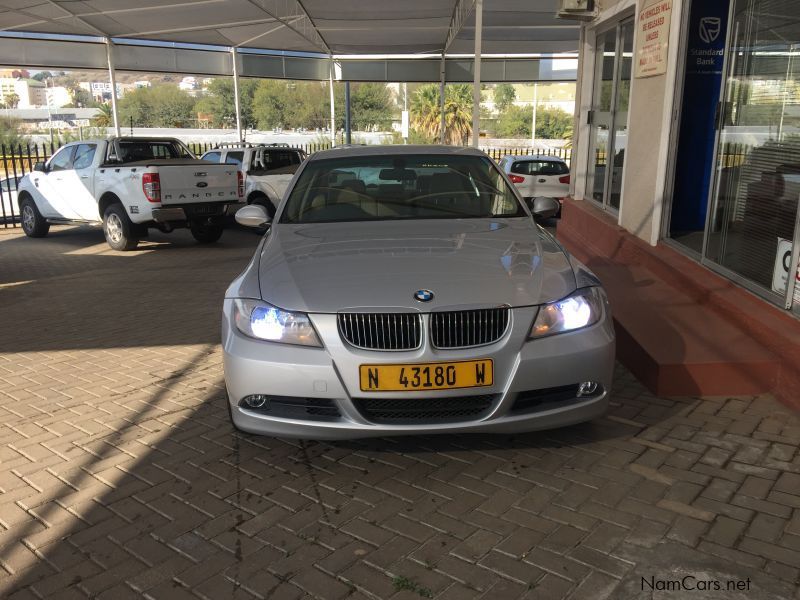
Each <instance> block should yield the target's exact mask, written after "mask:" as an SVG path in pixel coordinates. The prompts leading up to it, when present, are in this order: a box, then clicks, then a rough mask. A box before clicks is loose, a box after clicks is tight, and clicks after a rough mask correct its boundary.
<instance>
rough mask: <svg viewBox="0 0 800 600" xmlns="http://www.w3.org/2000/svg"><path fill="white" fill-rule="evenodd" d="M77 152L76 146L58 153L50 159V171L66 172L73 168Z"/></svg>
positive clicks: (66, 147) (65, 148) (67, 147)
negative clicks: (73, 157)
mask: <svg viewBox="0 0 800 600" xmlns="http://www.w3.org/2000/svg"><path fill="white" fill-rule="evenodd" d="M74 152H75V146H65V147H63V148H61V150H59V151H58V152H56V153H55V154H54V155H53V157H52V158H51V159H50V163H49V165H48V170H49V171H66V170H67V169H70V168H72V155H73V154H74Z"/></svg>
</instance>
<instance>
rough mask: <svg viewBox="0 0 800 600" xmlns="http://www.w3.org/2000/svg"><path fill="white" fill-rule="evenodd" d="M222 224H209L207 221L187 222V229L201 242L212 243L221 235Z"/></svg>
mask: <svg viewBox="0 0 800 600" xmlns="http://www.w3.org/2000/svg"><path fill="white" fill-rule="evenodd" d="M223 229H224V228H223V226H222V225H209V224H208V223H198V222H196V221H195V222H192V223H189V231H191V232H192V237H194V239H196V240H197V241H198V242H200V243H201V244H213V243H214V242H216V241H217V240H219V238H221V237H222V231H223Z"/></svg>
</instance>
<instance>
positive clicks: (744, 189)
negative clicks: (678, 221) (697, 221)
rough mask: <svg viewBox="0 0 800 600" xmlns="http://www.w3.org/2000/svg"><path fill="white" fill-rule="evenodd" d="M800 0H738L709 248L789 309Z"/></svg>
mask: <svg viewBox="0 0 800 600" xmlns="http://www.w3.org/2000/svg"><path fill="white" fill-rule="evenodd" d="M799 4H800V3H798V2H797V0H769V1H768V2H765V1H763V0H734V2H733V6H732V10H731V42H730V43H731V51H730V58H729V60H728V68H727V79H726V83H725V91H724V95H723V98H724V103H723V107H724V112H723V120H722V128H721V131H720V139H719V144H718V151H717V157H716V185H715V188H714V194H713V197H712V200H713V201H712V203H711V207H710V210H709V218H708V220H707V222H708V225H707V228H706V239H705V243H704V250H703V255H704V263H706V264H708V265H709V266H711V267H712V268H715V269H717V270H719V271H720V272H722V273H723V274H725V275H727V276H729V277H730V278H732V279H734V280H736V281H738V282H739V283H741V284H742V285H744V286H745V287H747V288H749V289H751V290H752V291H754V292H756V293H759V294H760V295H762V296H764V297H767V298H770V299H772V300H773V301H775V302H776V303H779V304H784V303H786V304H787V308H788V306H789V305H790V304H791V303H790V302H788V298H787V296H788V295H789V294H790V293H791V287H792V286H791V285H790V283H791V281H792V280H794V273H792V277H790V276H789V269H790V266H789V263H790V262H796V260H795V261H787V260H786V259H785V257H786V256H792V255H793V254H796V249H797V238H796V235H797V232H796V229H797V226H796V222H797V220H798V214H797V213H798V199H800V6H799ZM784 263H785V264H784Z"/></svg>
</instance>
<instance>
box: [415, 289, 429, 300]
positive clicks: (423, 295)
mask: <svg viewBox="0 0 800 600" xmlns="http://www.w3.org/2000/svg"><path fill="white" fill-rule="evenodd" d="M414 299H415V300H418V301H420V302H430V301H431V300H433V292H432V291H430V290H417V291H416V292H414Z"/></svg>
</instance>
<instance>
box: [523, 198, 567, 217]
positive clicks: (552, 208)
mask: <svg viewBox="0 0 800 600" xmlns="http://www.w3.org/2000/svg"><path fill="white" fill-rule="evenodd" d="M530 208H531V212H532V213H533V216H534V217H537V218H539V219H552V218H553V217H555V216H556V215H557V214H558V211H559V210H560V209H561V204H560V203H559V202H558V200H556V199H555V198H545V197H544V196H540V197H538V198H534V199H533V200H531V204H530Z"/></svg>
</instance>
